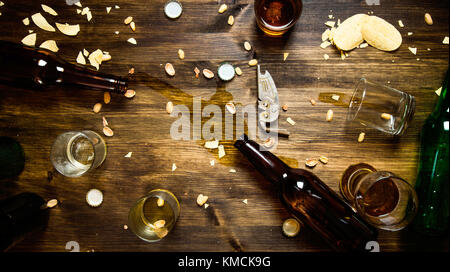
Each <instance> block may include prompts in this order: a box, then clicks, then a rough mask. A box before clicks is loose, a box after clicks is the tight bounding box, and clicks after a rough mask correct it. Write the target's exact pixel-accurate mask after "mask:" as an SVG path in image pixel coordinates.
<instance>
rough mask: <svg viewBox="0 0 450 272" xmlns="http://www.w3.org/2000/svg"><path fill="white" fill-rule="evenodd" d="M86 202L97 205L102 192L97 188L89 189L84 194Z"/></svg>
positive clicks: (99, 202) (101, 200)
mask: <svg viewBox="0 0 450 272" xmlns="http://www.w3.org/2000/svg"><path fill="white" fill-rule="evenodd" d="M86 202H87V203H88V205H89V206H91V207H98V206H100V204H102V202H103V193H102V192H101V191H100V190H98V189H91V190H89V191H88V192H87V194H86Z"/></svg>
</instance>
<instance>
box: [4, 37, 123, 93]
mask: <svg viewBox="0 0 450 272" xmlns="http://www.w3.org/2000/svg"><path fill="white" fill-rule="evenodd" d="M0 83H4V84H9V85H13V86H21V87H25V88H30V87H31V88H36V87H47V86H51V85H61V86H68V85H72V86H77V87H83V88H87V89H93V90H101V91H110V92H113V93H125V92H126V90H127V87H128V82H127V79H124V78H121V77H117V76H112V75H107V74H103V73H100V72H97V71H93V70H89V69H86V68H84V67H81V66H78V65H75V64H71V63H68V62H66V61H64V60H63V59H61V58H60V57H58V56H57V55H56V54H54V53H53V52H51V51H48V50H46V49H39V48H33V47H28V46H24V45H21V44H16V43H11V42H6V41H0Z"/></svg>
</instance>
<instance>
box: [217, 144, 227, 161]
mask: <svg viewBox="0 0 450 272" xmlns="http://www.w3.org/2000/svg"><path fill="white" fill-rule="evenodd" d="M218 149H219V159H221V158H223V157H224V156H225V148H224V147H223V145H219V146H218Z"/></svg>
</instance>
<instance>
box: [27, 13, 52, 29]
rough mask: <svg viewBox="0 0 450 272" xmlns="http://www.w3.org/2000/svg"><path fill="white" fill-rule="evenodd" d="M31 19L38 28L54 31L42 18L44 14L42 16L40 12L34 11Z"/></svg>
mask: <svg viewBox="0 0 450 272" xmlns="http://www.w3.org/2000/svg"><path fill="white" fill-rule="evenodd" d="M31 20H33V23H34V24H35V25H37V26H38V27H39V28H41V29H43V30H46V31H50V32H55V31H56V29H55V28H54V27H53V26H51V25H50V24H49V23H48V22H47V20H46V19H45V18H44V16H42V14H40V13H36V14H33V15H31Z"/></svg>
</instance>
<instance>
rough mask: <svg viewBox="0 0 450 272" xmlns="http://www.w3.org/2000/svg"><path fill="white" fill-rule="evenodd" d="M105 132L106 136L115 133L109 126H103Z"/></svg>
mask: <svg viewBox="0 0 450 272" xmlns="http://www.w3.org/2000/svg"><path fill="white" fill-rule="evenodd" d="M103 134H105V136H108V137H112V136H113V135H114V131H112V129H110V128H109V127H103Z"/></svg>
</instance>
